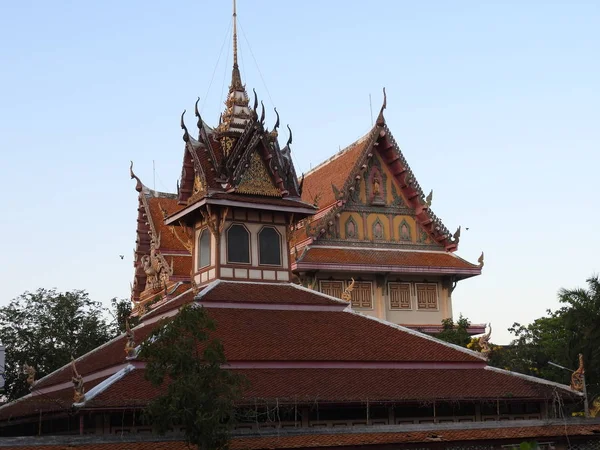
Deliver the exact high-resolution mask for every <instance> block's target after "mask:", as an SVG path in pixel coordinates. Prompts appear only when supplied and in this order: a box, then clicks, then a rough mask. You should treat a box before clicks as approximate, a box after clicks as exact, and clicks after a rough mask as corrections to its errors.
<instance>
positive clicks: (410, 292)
mask: <svg viewBox="0 0 600 450" xmlns="http://www.w3.org/2000/svg"><path fill="white" fill-rule="evenodd" d="M401 285H404V286H408V297H409V302H408V308H392V287H393V286H401ZM412 286H413V283H409V282H407V281H390V282H388V302H387V303H388V310H389V311H414V310H415V305H414V303H415V302H414V301H413V287H412Z"/></svg>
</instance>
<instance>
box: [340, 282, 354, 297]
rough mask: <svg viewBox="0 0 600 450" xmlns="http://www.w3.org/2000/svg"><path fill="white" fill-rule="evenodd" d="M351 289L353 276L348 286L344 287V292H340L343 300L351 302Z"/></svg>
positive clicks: (352, 287)
mask: <svg viewBox="0 0 600 450" xmlns="http://www.w3.org/2000/svg"><path fill="white" fill-rule="evenodd" d="M353 290H354V278H352V281H351V282H350V284H349V285H348V287H347V288H346V289H344V292H342V300H344V301H345V302H348V303H351V302H352V291H353Z"/></svg>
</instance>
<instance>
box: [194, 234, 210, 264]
mask: <svg viewBox="0 0 600 450" xmlns="http://www.w3.org/2000/svg"><path fill="white" fill-rule="evenodd" d="M204 233H208V264H205V265H202V264H201V263H200V259H201V258H202V251H201V250H202V246H201V245H200V241H201V240H202V237H203V236H204ZM196 246H197V247H198V248H197V251H196V266H197V270H196V271H197V272H199V271H201V270H202V269H205V268H207V267H210V266H211V265H212V251H213V249H212V233H211V232H210V230H209V229H208V228H201V229H200V231H199V233H198V239H197V240H196Z"/></svg>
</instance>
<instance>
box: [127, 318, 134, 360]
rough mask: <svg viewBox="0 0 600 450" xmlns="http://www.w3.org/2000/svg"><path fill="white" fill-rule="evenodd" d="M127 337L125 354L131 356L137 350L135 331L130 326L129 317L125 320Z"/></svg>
mask: <svg viewBox="0 0 600 450" xmlns="http://www.w3.org/2000/svg"><path fill="white" fill-rule="evenodd" d="M125 337H126V338H127V340H126V341H125V356H126V357H128V358H129V357H131V356H132V353H133V351H134V350H135V333H134V331H133V330H132V329H131V327H130V326H129V319H126V320H125Z"/></svg>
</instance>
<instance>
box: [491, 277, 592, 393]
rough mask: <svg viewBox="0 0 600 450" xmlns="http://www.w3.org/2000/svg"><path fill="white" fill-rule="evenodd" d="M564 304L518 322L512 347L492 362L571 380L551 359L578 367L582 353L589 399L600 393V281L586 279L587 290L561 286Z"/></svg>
mask: <svg viewBox="0 0 600 450" xmlns="http://www.w3.org/2000/svg"><path fill="white" fill-rule="evenodd" d="M558 299H559V301H560V303H561V304H562V306H561V307H560V308H559V309H557V310H556V311H550V310H548V311H547V315H546V316H545V317H540V318H539V319H536V320H535V321H534V322H533V323H531V324H529V325H521V324H519V323H515V324H514V325H513V326H512V327H511V328H509V331H510V332H511V333H513V334H514V335H515V340H514V341H513V342H512V343H511V345H510V346H508V347H507V348H505V349H503V350H502V351H501V352H498V353H497V354H496V355H492V356H495V358H490V364H492V365H496V366H498V367H504V368H508V369H510V370H514V371H516V372H521V373H525V374H531V375H535V376H539V377H542V378H546V379H548V380H552V381H557V382H560V383H564V384H569V383H570V374H569V373H568V372H566V371H564V370H561V369H557V368H555V367H553V366H552V365H550V364H548V362H550V361H551V362H554V363H557V364H560V365H562V366H565V367H569V368H572V369H576V368H577V367H578V355H579V353H581V354H583V358H584V363H585V378H586V384H587V387H588V393H589V394H590V399H592V398H594V397H595V396H597V395H599V394H600V325H599V324H600V281H599V279H598V276H593V277H591V278H589V279H587V289H583V288H576V289H561V290H560V291H559V292H558Z"/></svg>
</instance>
